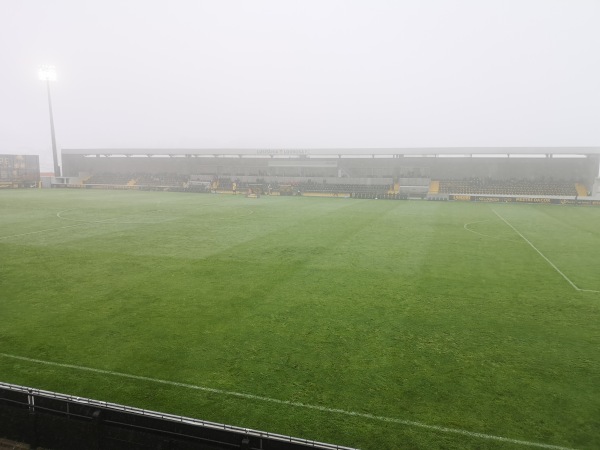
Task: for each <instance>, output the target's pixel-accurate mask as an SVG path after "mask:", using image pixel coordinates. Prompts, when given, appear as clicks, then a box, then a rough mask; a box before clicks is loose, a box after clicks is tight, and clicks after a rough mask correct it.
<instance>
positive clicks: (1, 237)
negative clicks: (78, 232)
mask: <svg viewBox="0 0 600 450" xmlns="http://www.w3.org/2000/svg"><path fill="white" fill-rule="evenodd" d="M83 225H88V222H84V223H78V224H77V225H67V226H66V227H58V228H46V229H45V230H37V231H30V232H29V233H21V234H13V235H11V236H0V239H8V238H14V237H21V236H28V235H30V234H38V233H45V232H46V231H54V230H62V229H64V228H73V227H81V226H83Z"/></svg>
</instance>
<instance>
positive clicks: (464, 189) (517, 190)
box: [83, 172, 587, 199]
mask: <svg viewBox="0 0 600 450" xmlns="http://www.w3.org/2000/svg"><path fill="white" fill-rule="evenodd" d="M243 178H246V179H247V178H248V177H243ZM340 180H343V178H341V179H340ZM368 181H369V183H368V184H361V183H356V182H355V183H343V182H340V183H336V182H333V183H332V182H331V180H330V181H329V182H326V181H325V180H323V181H321V180H319V181H313V180H310V179H307V180H306V181H297V179H296V181H291V182H289V183H285V182H282V183H281V184H280V183H279V182H278V181H273V180H271V181H265V180H264V179H262V178H256V179H253V181H252V182H250V181H247V180H246V181H241V180H240V178H233V177H215V176H213V177H210V176H201V175H192V176H190V175H181V174H176V173H158V174H157V173H154V174H149V173H127V174H120V173H110V172H105V173H97V174H93V175H91V176H90V177H89V178H87V179H85V180H84V181H83V183H84V185H86V186H89V187H96V188H97V187H110V186H113V187H120V188H122V189H127V188H129V189H145V190H157V189H160V190H163V189H168V190H173V191H181V192H211V191H213V192H232V191H233V186H234V184H235V185H236V188H237V192H239V193H243V192H246V191H247V190H248V189H252V190H253V191H254V192H256V191H257V190H258V191H259V193H262V194H267V193H274V194H280V193H281V195H313V196H332V197H333V196H346V197H353V198H382V199H383V198H394V199H400V198H407V197H408V196H413V197H415V196H416V197H420V198H424V197H425V194H426V192H427V191H429V195H438V194H439V195H442V196H444V195H447V194H467V195H516V196H520V195H524V196H526V195H547V196H569V197H574V196H580V197H583V196H585V195H587V191H586V189H585V186H584V185H583V184H581V183H577V182H575V181H565V180H553V179H550V180H548V179H543V178H542V179H537V180H536V179H534V180H526V179H509V180H495V179H490V178H485V179H482V178H468V179H460V180H456V179H455V180H452V179H450V180H429V179H427V178H419V179H401V180H396V181H394V182H392V183H388V182H385V183H381V182H379V183H377V179H369V180H368ZM386 181H387V180H386ZM406 183H409V185H405V184H406ZM423 189H424V191H423ZM422 191H423V192H422Z"/></svg>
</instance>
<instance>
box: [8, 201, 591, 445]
mask: <svg viewBox="0 0 600 450" xmlns="http://www.w3.org/2000/svg"><path fill="white" fill-rule="evenodd" d="M494 210H495V211H496V212H498V213H499V214H500V215H501V216H502V217H503V218H504V219H506V220H507V221H508V222H509V223H510V224H511V225H512V226H514V227H515V228H516V229H517V230H519V232H520V233H522V234H523V235H524V236H525V237H526V238H527V239H528V240H530V241H531V243H532V244H533V245H535V247H536V248H537V249H538V250H539V251H540V252H542V253H543V254H544V255H545V256H546V257H547V258H548V259H549V260H551V261H552V262H553V263H554V264H555V265H556V266H557V267H558V268H559V269H560V270H561V271H562V272H563V273H564V274H565V275H566V276H567V277H568V278H569V279H570V280H571V281H572V282H573V283H574V284H575V285H576V286H578V287H579V288H582V289H590V290H596V291H600V276H599V273H600V271H599V267H600V266H599V264H598V255H599V254H600V228H599V227H598V224H599V223H600V209H593V208H584V207H569V206H548V205H487V204H470V203H442V202H413V201H408V202H407V201H381V200H378V201H375V200H350V199H319V198H296V197H293V198H284V197H262V198H260V199H246V198H243V197H241V196H238V197H233V196H216V195H201V194H197V195H196V194H175V193H145V192H130V191H126V192H121V191H75V190H73V191H70V190H52V191H43V190H42V191H39V190H22V191H2V192H0V353H3V354H9V355H16V356H22V357H27V358H34V359H39V360H44V361H50V362H56V363H63V364H72V365H78V366H84V367H90V368H96V369H102V370H106V371H114V372H120V373H126V374H132V375H139V376H145V377H151V378H156V379H161V380H168V381H174V382H179V383H187V384H191V385H199V386H205V387H210V388H215V389H221V390H224V391H234V392H240V393H247V394H252V395H256V396H262V397H268V398H272V399H276V400H281V401H288V402H297V403H304V404H308V405H314V406H320V407H323V408H325V409H324V410H315V409H310V408H303V407H300V406H298V405H291V404H282V403H274V402H268V401H264V400H260V399H248V398H240V397H235V396H231V395H224V394H218V393H208V392H204V391H199V390H192V389H188V388H184V387H177V386H169V385H164V384H158V383H154V382H151V381H141V380H133V379H128V378H123V377H119V376H115V375H108V374H100V373H92V372H88V371H83V370H77V369H70V368H66V367H59V366H51V365H45V364H40V363H35V362H31V361H24V360H18V359H13V358H9V357H6V356H0V380H2V381H5V382H10V383H16V384H23V385H27V386H34V387H37V388H41V389H48V390H54V391H58V392H63V393H69V394H73V395H78V396H85V397H91V398H95V399H99V400H106V401H112V402H117V403H124V404H128V405H132V406H137V407H141V408H147V409H153V410H158V411H164V412H169V413H174V414H181V415H185V416H191V417H197V418H202V419H205V420H211V421H216V422H224V423H229V424H233V425H238V426H242V427H249V428H255V429H262V430H267V431H271V432H276V433H282V434H288V435H292V436H297V437H302V438H307V439H315V440H320V441H325V442H334V443H337V444H341V445H348V446H356V447H360V448H364V449H386V448H388V449H396V448H407V449H410V448H426V449H435V448H447V449H462V448H478V449H479V448H491V449H499V448H527V447H526V446H524V445H518V444H515V443H509V442H501V441H496V440H490V439H484V438H481V437H476V436H472V435H465V434H456V433H448V432H443V431H440V430H433V429H426V428H420V427H416V426H410V425H406V424H402V423H398V422H393V421H384V420H380V419H378V418H369V417H367V416H365V415H372V416H380V417H386V418H392V419H399V420H407V421H417V422H421V423H424V424H429V425H435V426H440V427H447V428H455V429H461V430H466V431H469V432H473V433H483V434H488V435H494V436H502V437H507V438H510V439H515V440H524V441H531V442H537V443H543V444H547V445H557V446H565V447H573V448H600V387H599V386H600V351H599V349H600V321H599V319H600V293H594V292H581V291H577V290H575V289H574V288H573V287H572V286H571V285H570V284H569V283H568V282H567V281H566V280H565V279H564V278H563V277H562V276H561V275H560V274H559V273H558V272H557V271H556V270H555V269H554V268H552V267H551V266H550V265H549V264H548V263H547V262H546V261H545V260H544V259H543V258H542V257H541V256H540V255H539V254H538V253H537V252H536V251H535V250H534V249H533V248H532V247H531V246H529V245H528V244H527V243H526V242H525V241H524V240H523V239H522V238H521V237H519V235H518V234H517V233H515V232H514V230H512V229H511V228H510V227H509V226H508V225H507V224H506V223H504V222H503V221H502V220H501V219H500V218H499V217H498V216H497V215H496V214H495V213H494ZM327 409H330V410H332V409H341V410H345V411H352V412H356V413H361V414H365V415H363V416H361V415H355V416H351V415H347V414H342V413H340V412H335V411H328V410H327Z"/></svg>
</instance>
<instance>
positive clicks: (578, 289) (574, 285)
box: [492, 209, 600, 292]
mask: <svg viewBox="0 0 600 450" xmlns="http://www.w3.org/2000/svg"><path fill="white" fill-rule="evenodd" d="M492 211H494V214H496V215H497V216H498V217H500V219H502V221H503V222H504V223H505V224H506V225H508V226H509V227H511V228H512V229H513V230H514V232H515V233H517V234H518V235H519V236H521V237H522V238H523V240H524V241H525V242H527V243H528V244H529V245H530V246H531V248H532V249H534V250H535V251H536V252H538V254H539V255H540V256H541V257H542V258H544V259H545V260H546V262H547V263H548V264H550V265H551V266H552V268H553V269H554V270H556V271H557V272H558V273H559V274H560V275H561V276H562V277H563V278H564V279H565V280H567V282H568V283H569V284H570V285H571V286H572V287H573V289H575V290H576V291H580V292H600V291H594V290H591V289H581V288H580V287H578V286H577V285H576V284H575V283H573V282H572V281H571V280H570V279H569V277H567V276H566V275H565V274H564V273H562V271H561V270H560V269H559V268H558V267H556V265H555V264H554V263H553V262H552V261H550V260H549V259H548V258H546V256H545V255H544V254H543V253H542V252H540V251H539V250H538V249H537V248H536V246H535V245H533V244H532V243H531V242H530V241H529V239H527V238H526V237H525V236H523V235H522V234H521V233H520V232H519V230H517V229H516V228H515V227H513V226H512V225H511V224H510V223H509V222H508V220H506V219H505V218H504V217H502V216H501V215H500V214H498V212H497V211H496V210H495V209H492Z"/></svg>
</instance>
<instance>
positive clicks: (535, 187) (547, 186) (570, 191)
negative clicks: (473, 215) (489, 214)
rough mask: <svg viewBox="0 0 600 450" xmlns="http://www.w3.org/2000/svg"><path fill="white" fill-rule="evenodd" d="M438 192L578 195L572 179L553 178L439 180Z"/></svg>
mask: <svg viewBox="0 0 600 450" xmlns="http://www.w3.org/2000/svg"><path fill="white" fill-rule="evenodd" d="M438 192H439V193H442V194H477V195H549V196H571V197H574V196H576V195H578V191H577V189H576V183H575V182H574V181H562V180H561V181H555V180H545V179H539V180H516V179H510V180H492V179H480V178H470V179H466V180H440V181H439V191H438Z"/></svg>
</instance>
